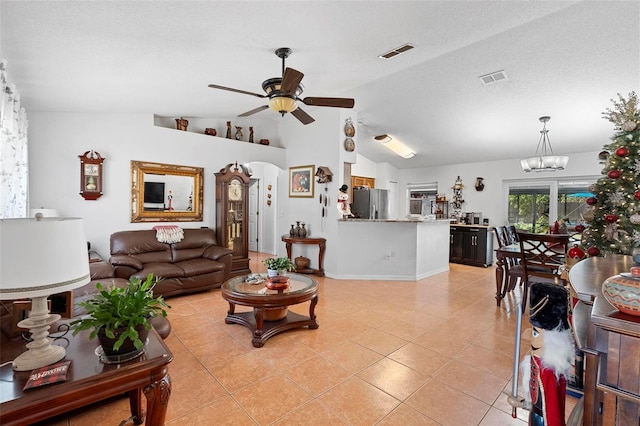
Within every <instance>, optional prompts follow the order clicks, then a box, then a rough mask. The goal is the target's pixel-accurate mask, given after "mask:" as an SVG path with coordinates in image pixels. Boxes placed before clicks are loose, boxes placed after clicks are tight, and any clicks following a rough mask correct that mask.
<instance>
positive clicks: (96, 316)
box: [70, 274, 170, 356]
mask: <svg viewBox="0 0 640 426" xmlns="http://www.w3.org/2000/svg"><path fill="white" fill-rule="evenodd" d="M158 280H159V279H158V278H154V276H153V275H152V274H149V275H148V276H147V278H146V279H145V280H144V281H142V280H141V279H140V278H136V277H131V278H130V279H129V285H127V286H125V287H116V286H112V287H109V288H104V287H103V286H102V284H101V283H97V284H96V287H97V288H98V290H99V291H100V293H98V294H97V295H96V296H95V297H94V298H92V299H90V300H87V301H85V302H80V303H79V305H80V306H82V307H83V308H84V309H86V311H87V315H85V316H83V317H81V318H78V319H76V320H74V321H72V322H71V323H70V326H71V329H72V330H73V335H74V336H75V335H76V334H78V333H79V332H80V331H81V330H91V334H90V335H89V339H93V338H95V337H96V336H97V337H98V340H99V341H100V344H101V345H102V349H103V351H104V353H105V355H106V356H114V355H123V354H131V353H136V352H137V353H140V352H142V350H143V348H144V342H145V340H146V338H147V335H148V333H149V330H151V322H150V321H151V318H154V317H157V316H159V315H162V316H163V317H166V316H167V312H166V311H165V308H170V306H169V305H167V304H166V303H165V301H164V299H163V298H162V296H158V297H154V295H153V288H154V286H155V284H156V282H158Z"/></svg>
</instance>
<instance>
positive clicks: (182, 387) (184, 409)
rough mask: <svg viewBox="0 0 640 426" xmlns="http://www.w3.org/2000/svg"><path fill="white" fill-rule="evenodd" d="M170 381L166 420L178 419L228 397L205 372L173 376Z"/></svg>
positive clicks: (218, 384)
mask: <svg viewBox="0 0 640 426" xmlns="http://www.w3.org/2000/svg"><path fill="white" fill-rule="evenodd" d="M171 379H172V380H171V399H170V404H169V407H168V408H167V420H172V419H175V418H178V417H180V416H182V415H184V414H186V413H188V412H190V411H193V410H195V409H197V408H199V407H201V406H203V405H206V404H209V403H210V402H213V401H215V400H217V399H220V398H223V397H226V396H227V395H228V393H227V391H226V390H225V389H224V388H223V387H222V386H220V383H218V381H217V380H216V379H214V378H213V377H212V376H211V375H210V374H209V373H208V372H206V371H205V372H204V373H202V372H198V373H191V374H186V375H177V374H174V375H173V376H172V378H171Z"/></svg>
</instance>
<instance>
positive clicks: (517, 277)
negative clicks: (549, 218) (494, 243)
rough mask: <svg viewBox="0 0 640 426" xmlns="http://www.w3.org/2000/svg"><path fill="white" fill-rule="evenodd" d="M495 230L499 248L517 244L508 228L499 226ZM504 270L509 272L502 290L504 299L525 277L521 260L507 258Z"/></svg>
mask: <svg viewBox="0 0 640 426" xmlns="http://www.w3.org/2000/svg"><path fill="white" fill-rule="evenodd" d="M494 229H495V233H496V238H497V239H498V247H499V248H501V247H504V246H508V245H511V244H514V243H516V242H517V240H516V241H513V240H512V239H511V238H510V237H509V235H508V227H507V226H497V227H495V228H494ZM514 229H515V228H514ZM504 268H505V270H506V272H507V278H506V284H504V288H503V289H502V297H504V296H505V295H506V294H507V293H508V292H510V291H511V290H513V289H515V288H516V285H517V283H518V281H520V282H522V278H523V277H524V271H523V269H522V266H521V265H520V259H515V258H507V259H506V261H505V265H504Z"/></svg>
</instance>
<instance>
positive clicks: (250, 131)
mask: <svg viewBox="0 0 640 426" xmlns="http://www.w3.org/2000/svg"><path fill="white" fill-rule="evenodd" d="M249 143H253V127H249Z"/></svg>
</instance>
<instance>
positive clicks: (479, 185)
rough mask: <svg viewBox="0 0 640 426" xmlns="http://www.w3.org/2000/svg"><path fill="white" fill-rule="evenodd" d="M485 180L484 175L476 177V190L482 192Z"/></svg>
mask: <svg viewBox="0 0 640 426" xmlns="http://www.w3.org/2000/svg"><path fill="white" fill-rule="evenodd" d="M483 180H484V178H483V177H477V178H476V191H478V192H480V191H482V190H483V189H484V183H482V181H483Z"/></svg>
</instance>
